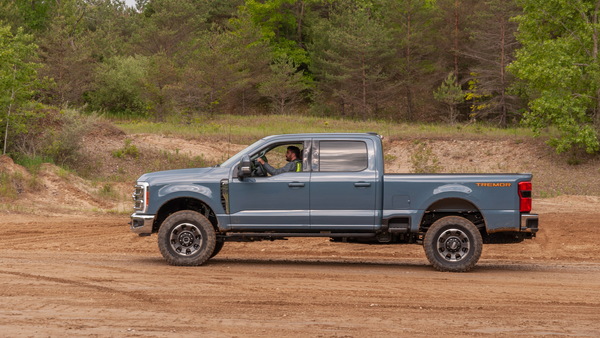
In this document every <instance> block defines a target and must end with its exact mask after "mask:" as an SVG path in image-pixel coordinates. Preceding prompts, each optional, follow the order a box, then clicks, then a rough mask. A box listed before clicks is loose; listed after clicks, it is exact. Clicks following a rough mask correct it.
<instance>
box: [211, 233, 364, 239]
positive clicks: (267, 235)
mask: <svg viewBox="0 0 600 338" xmlns="http://www.w3.org/2000/svg"><path fill="white" fill-rule="evenodd" d="M217 237H219V238H223V239H233V238H240V237H241V238H248V237H253V238H257V237H258V238H267V239H268V238H273V237H277V238H282V237H334V238H343V237H353V238H356V237H361V238H369V237H375V233H372V232H359V233H342V232H308V233H307V232H235V233H227V234H225V235H217Z"/></svg>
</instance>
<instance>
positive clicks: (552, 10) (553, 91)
mask: <svg viewBox="0 0 600 338" xmlns="http://www.w3.org/2000/svg"><path fill="white" fill-rule="evenodd" d="M520 4H521V6H523V13H522V14H521V15H519V16H518V17H517V19H516V20H517V22H518V23H519V28H518V35H517V38H518V40H519V42H520V43H521V45H522V47H521V48H520V49H519V50H518V51H517V53H516V60H515V61H514V62H513V64H512V65H511V67H510V70H511V71H512V72H513V73H514V74H515V75H516V76H517V77H518V78H519V79H521V80H522V81H523V84H522V85H523V88H524V94H525V95H526V96H527V97H528V98H529V105H528V108H529V110H528V111H527V112H526V113H525V115H524V122H525V123H526V124H527V125H529V126H531V127H532V128H533V129H534V131H536V132H537V133H539V132H540V131H541V130H542V129H543V128H546V127H549V126H553V127H556V129H557V130H558V132H559V136H557V137H554V138H553V139H552V140H551V144H552V145H553V146H554V147H555V148H556V150H557V151H558V152H562V151H567V150H570V149H572V148H574V147H575V148H578V147H581V148H583V149H585V150H586V151H587V152H589V153H593V152H596V151H598V150H599V149H600V144H599V142H598V133H599V130H600V60H599V55H598V51H599V48H600V46H599V44H600V22H599V17H600V2H598V1H591V0H520Z"/></svg>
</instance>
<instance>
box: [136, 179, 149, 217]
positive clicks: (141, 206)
mask: <svg viewBox="0 0 600 338" xmlns="http://www.w3.org/2000/svg"><path fill="white" fill-rule="evenodd" d="M147 192H148V184H147V183H140V184H137V185H136V186H135V190H134V191H133V195H132V197H133V209H134V210H135V211H139V212H141V213H144V212H145V211H146V205H147V201H146V196H147Z"/></svg>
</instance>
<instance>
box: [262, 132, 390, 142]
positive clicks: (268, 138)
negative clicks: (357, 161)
mask: <svg viewBox="0 0 600 338" xmlns="http://www.w3.org/2000/svg"><path fill="white" fill-rule="evenodd" d="M282 136H284V137H290V138H294V137H323V136H334V137H335V136H341V137H347V136H375V137H381V136H380V135H379V134H378V133H375V132H367V133H298V134H280V135H270V136H266V137H264V138H263V140H270V139H272V138H276V137H282Z"/></svg>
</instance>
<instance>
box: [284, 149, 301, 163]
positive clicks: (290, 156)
mask: <svg viewBox="0 0 600 338" xmlns="http://www.w3.org/2000/svg"><path fill="white" fill-rule="evenodd" d="M299 158H300V148H298V147H296V146H289V147H287V152H286V153H285V159H286V160H287V161H288V162H290V161H294V160H297V159H299Z"/></svg>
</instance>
